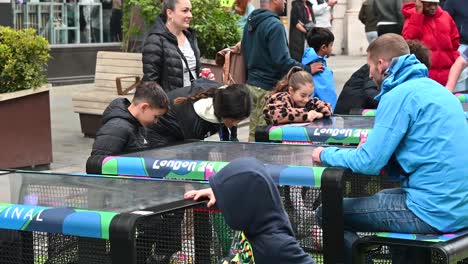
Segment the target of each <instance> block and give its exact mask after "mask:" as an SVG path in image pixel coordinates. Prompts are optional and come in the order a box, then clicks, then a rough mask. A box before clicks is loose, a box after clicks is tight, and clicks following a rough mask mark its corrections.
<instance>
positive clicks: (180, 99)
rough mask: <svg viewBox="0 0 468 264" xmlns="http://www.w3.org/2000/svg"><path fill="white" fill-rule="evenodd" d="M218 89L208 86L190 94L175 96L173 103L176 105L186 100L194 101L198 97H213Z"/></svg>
mask: <svg viewBox="0 0 468 264" xmlns="http://www.w3.org/2000/svg"><path fill="white" fill-rule="evenodd" d="M217 91H218V88H210V89H207V90H203V91H200V92H198V93H196V94H194V95H192V96H187V97H177V98H176V99H174V104H175V105H178V104H183V103H185V102H187V101H192V102H196V101H198V100H200V99H205V98H209V97H211V98H213V97H215V95H216V93H217Z"/></svg>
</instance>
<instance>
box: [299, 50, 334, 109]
mask: <svg viewBox="0 0 468 264" xmlns="http://www.w3.org/2000/svg"><path fill="white" fill-rule="evenodd" d="M317 61H320V62H322V63H323V66H324V67H325V68H324V70H323V72H319V73H316V74H314V76H313V78H312V79H313V80H314V95H313V97H318V98H319V99H320V100H322V101H325V102H327V103H330V104H331V105H332V110H333V111H335V106H336V101H337V96H336V90H335V80H334V79H333V72H332V70H331V69H330V68H328V67H327V61H326V60H325V58H324V57H321V56H319V55H317V53H316V52H315V50H314V49H313V48H307V49H306V50H305V52H304V56H302V63H303V64H311V63H313V62H317Z"/></svg>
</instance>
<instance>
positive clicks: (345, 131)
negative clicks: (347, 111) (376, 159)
mask: <svg viewBox="0 0 468 264" xmlns="http://www.w3.org/2000/svg"><path fill="white" fill-rule="evenodd" d="M373 126H374V118H373V117H364V116H332V117H330V118H326V119H320V120H315V121H313V122H310V123H296V124H287V125H278V126H271V125H269V126H260V127H257V129H256V131H255V141H256V142H277V143H296V144H300V143H302V144H313V143H316V144H317V143H318V144H333V145H357V144H358V143H359V139H360V135H361V133H369V131H370V130H371V129H372V127H373Z"/></svg>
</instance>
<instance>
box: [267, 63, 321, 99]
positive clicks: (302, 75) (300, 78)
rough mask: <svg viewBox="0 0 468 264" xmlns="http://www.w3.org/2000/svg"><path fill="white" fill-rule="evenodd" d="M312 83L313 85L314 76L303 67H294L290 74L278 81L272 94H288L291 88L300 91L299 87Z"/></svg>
mask: <svg viewBox="0 0 468 264" xmlns="http://www.w3.org/2000/svg"><path fill="white" fill-rule="evenodd" d="M308 83H311V84H312V85H313V81H312V76H311V75H310V74H309V73H308V72H307V71H305V70H304V69H302V68H301V67H298V66H294V67H292V68H291V70H289V72H288V73H287V74H286V75H285V76H284V77H283V78H282V79H281V80H279V81H278V83H277V84H276V87H275V89H274V90H273V92H272V94H275V93H281V92H287V91H288V88H289V87H292V88H293V90H294V91H296V90H297V89H299V85H301V84H302V85H303V84H308Z"/></svg>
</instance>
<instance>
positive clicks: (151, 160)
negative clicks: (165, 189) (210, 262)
mask: <svg viewBox="0 0 468 264" xmlns="http://www.w3.org/2000/svg"><path fill="white" fill-rule="evenodd" d="M315 147H316V146H313V145H309V146H304V145H288V144H276V143H240V142H206V141H205V142H192V143H188V144H181V145H176V146H169V147H164V148H159V149H154V150H149V151H142V152H138V153H132V154H128V155H126V156H121V157H96V159H94V160H93V159H91V160H89V162H88V164H87V169H88V173H94V174H107V175H132V177H142V178H144V179H149V180H150V179H153V178H165V179H189V180H197V181H206V180H207V179H208V178H209V177H211V176H212V175H214V174H215V173H216V172H218V171H219V170H220V169H221V168H222V167H224V166H225V165H226V164H228V162H229V161H231V160H233V159H235V158H239V157H256V158H257V159H259V160H261V161H263V162H264V163H265V164H268V165H267V168H268V170H269V171H270V174H271V175H272V177H273V179H274V180H275V181H276V183H277V184H278V185H280V186H281V187H280V193H281V196H282V201H283V204H284V206H285V209H286V211H287V213H288V215H289V218H290V220H291V223H292V225H293V229H294V231H295V234H296V237H297V239H298V240H299V242H300V244H301V246H302V247H303V248H304V249H305V250H306V251H307V252H309V253H311V254H312V255H313V256H314V258H315V259H316V260H317V262H318V263H340V262H341V261H342V259H343V255H342V252H341V251H337V250H336V249H337V248H340V245H343V217H342V210H341V208H342V198H343V195H344V196H363V195H366V194H367V195H369V194H371V193H373V192H375V190H377V189H379V188H380V186H384V185H385V183H386V182H387V181H386V179H385V178H383V177H371V176H368V177H365V176H363V175H356V174H352V173H351V172H350V171H347V170H343V169H338V168H325V167H321V166H320V165H318V164H313V162H312V159H311V155H312V151H313V150H314V148H315ZM348 176H349V177H348ZM359 176H362V177H359ZM344 179H347V181H346V182H345V181H344ZM320 204H322V206H323V207H322V208H323V218H324V219H326V220H325V221H324V224H323V235H322V234H321V230H320V229H319V228H318V225H317V223H316V219H315V217H314V210H315V209H316V208H317V207H318V206H319V205H320ZM197 219H199V221H205V222H209V219H207V217H205V219H204V220H203V214H198V216H197ZM213 224H214V223H212V224H211V225H212V226H213ZM202 226H209V225H206V224H205V225H202ZM204 232H209V230H205V231H204ZM214 233H216V232H213V233H208V234H207V235H206V236H214ZM322 242H323V245H322ZM195 246H197V245H195ZM205 248H206V249H208V248H210V246H209V245H206V246H205ZM211 248H212V247H211Z"/></svg>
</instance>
